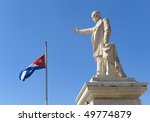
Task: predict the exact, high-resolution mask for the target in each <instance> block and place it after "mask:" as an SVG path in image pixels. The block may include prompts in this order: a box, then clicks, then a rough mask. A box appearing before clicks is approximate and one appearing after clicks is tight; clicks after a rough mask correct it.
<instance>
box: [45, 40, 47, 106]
mask: <svg viewBox="0 0 150 122" xmlns="http://www.w3.org/2000/svg"><path fill="white" fill-rule="evenodd" d="M45 65H46V68H45V82H46V83H45V104H46V105H48V74H47V41H45Z"/></svg>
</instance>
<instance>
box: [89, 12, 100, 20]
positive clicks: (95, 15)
mask: <svg viewBox="0 0 150 122" xmlns="http://www.w3.org/2000/svg"><path fill="white" fill-rule="evenodd" d="M91 17H92V20H93V21H94V22H98V21H99V19H100V18H101V15H100V12H99V11H93V12H92V14H91Z"/></svg>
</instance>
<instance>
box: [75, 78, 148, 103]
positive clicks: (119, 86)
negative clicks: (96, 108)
mask: <svg viewBox="0 0 150 122" xmlns="http://www.w3.org/2000/svg"><path fill="white" fill-rule="evenodd" d="M146 90H147V83H146V82H141V83H139V82H137V81H136V80H135V79H134V78H110V77H107V76H105V77H93V78H91V80H90V82H87V83H85V84H84V86H83V88H82V89H81V91H80V93H79V95H78V96H77V98H76V103H77V105H87V104H90V105H140V104H141V101H140V99H139V97H140V96H141V95H142V94H143V93H144V92H145V91H146Z"/></svg>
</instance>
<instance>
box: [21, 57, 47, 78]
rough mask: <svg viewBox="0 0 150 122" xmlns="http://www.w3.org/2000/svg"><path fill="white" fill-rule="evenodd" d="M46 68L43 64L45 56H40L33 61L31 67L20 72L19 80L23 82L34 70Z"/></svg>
mask: <svg viewBox="0 0 150 122" xmlns="http://www.w3.org/2000/svg"><path fill="white" fill-rule="evenodd" d="M43 68H46V63H45V54H44V55H42V56H41V57H40V58H39V59H37V60H36V61H34V62H33V63H32V64H31V65H29V66H28V67H27V68H26V69H24V70H22V71H21V73H20V75H19V79H20V80H22V81H25V80H26V79H27V78H28V77H30V76H31V75H32V73H33V72H34V71H35V70H39V69H43Z"/></svg>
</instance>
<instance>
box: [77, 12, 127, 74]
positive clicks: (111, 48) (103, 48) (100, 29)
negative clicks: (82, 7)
mask: <svg viewBox="0 0 150 122" xmlns="http://www.w3.org/2000/svg"><path fill="white" fill-rule="evenodd" d="M91 17H92V20H93V21H94V22H95V23H96V25H95V26H94V27H92V28H87V29H79V28H75V29H74V31H75V32H77V33H80V34H91V35H92V36H91V40H92V47H93V56H94V58H95V60H96V62H97V72H96V77H101V76H110V77H126V74H125V73H124V71H123V69H122V66H121V64H120V61H119V57H118V54H117V51H116V47H115V44H113V43H110V42H109V38H110V34H111V26H110V22H109V20H108V19H106V18H104V19H102V18H101V14H100V12H98V11H93V12H92V14H91Z"/></svg>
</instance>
